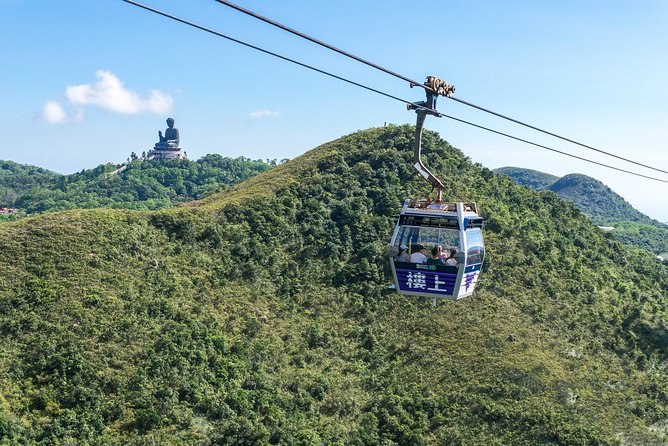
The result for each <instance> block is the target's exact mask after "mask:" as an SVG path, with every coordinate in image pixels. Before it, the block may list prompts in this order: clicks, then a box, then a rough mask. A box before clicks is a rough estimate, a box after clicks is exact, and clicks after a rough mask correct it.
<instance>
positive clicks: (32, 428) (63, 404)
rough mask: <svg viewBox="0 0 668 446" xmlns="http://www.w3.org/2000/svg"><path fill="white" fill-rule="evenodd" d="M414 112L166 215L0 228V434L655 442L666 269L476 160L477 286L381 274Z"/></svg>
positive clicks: (4, 437) (63, 216)
mask: <svg viewBox="0 0 668 446" xmlns="http://www.w3.org/2000/svg"><path fill="white" fill-rule="evenodd" d="M413 133H414V129H413V128H412V127H409V126H402V127H393V126H390V127H387V128H382V129H370V130H365V131H361V132H357V133H354V134H352V135H349V136H346V137H343V138H341V139H339V140H336V141H332V142H330V143H327V144H325V145H323V146H321V147H319V148H317V149H314V150H312V151H311V152H308V153H306V154H305V155H303V156H301V157H299V158H297V159H295V160H292V161H290V162H287V163H285V164H282V165H280V166H278V167H276V168H275V169H272V170H270V171H268V172H266V173H263V174H260V175H258V176H255V177H253V178H251V179H250V180H248V181H246V182H244V183H241V184H239V185H238V186H235V187H234V188H232V189H230V190H226V191H224V192H221V193H218V194H214V195H211V196H209V197H207V198H206V199H204V200H202V201H201V202H197V203H194V204H191V205H188V206H184V207H181V208H178V209H172V210H166V211H159V212H139V211H129V210H101V209H97V210H79V211H69V212H60V213H50V214H46V215H43V216H39V217H32V218H26V219H23V220H20V221H17V222H10V223H6V224H3V225H0V277H2V278H3V286H2V287H0V333H1V334H2V339H3V342H2V343H0V389H1V390H0V444H12V445H13V444H44V445H46V444H77V445H87V444H91V445H116V444H130V445H151V444H170V445H213V444H216V445H223V444H237V445H248V444H284V445H295V444H304V445H305V444H341V445H367V444H378V445H408V444H411V445H413V444H415V445H420V444H434V445H444V444H448V445H450V444H452V445H478V444H479V445H493V444H494V445H539V444H540V445H545V444H555V445H582V444H587V445H596V444H599V445H603V444H606V445H607V444H620V445H621V444H625V445H660V444H665V443H666V441H667V436H666V434H667V420H668V375H667V373H666V364H667V363H668V347H667V346H668V326H667V325H666V320H668V311H667V310H666V306H665V299H666V290H668V270H667V269H666V267H665V266H663V265H662V264H661V263H660V262H658V261H656V259H655V258H654V257H653V256H651V255H650V254H649V253H646V252H644V251H634V250H631V249H629V248H628V247H626V246H625V245H622V244H620V243H618V242H615V241H612V240H610V239H608V238H606V237H605V236H604V234H603V233H602V232H601V231H600V230H599V229H598V228H596V227H595V226H594V225H593V224H592V223H591V222H590V220H589V219H588V218H587V217H586V216H584V215H583V214H582V213H580V212H579V211H578V210H577V209H575V207H573V206H572V205H570V204H568V203H565V202H563V201H561V200H559V199H558V198H557V197H556V196H555V195H554V194H552V193H536V192H532V191H530V190H528V189H526V188H523V187H520V186H518V185H516V184H514V183H513V182H512V180H510V179H509V178H507V177H504V176H496V175H494V174H493V173H492V172H491V171H490V170H488V169H485V168H482V167H480V166H477V165H474V164H472V163H471V162H470V160H468V159H467V158H466V157H464V156H463V155H462V153H461V152H459V151H458V150H456V149H453V148H452V147H451V146H449V145H448V144H447V143H446V142H445V141H443V140H441V139H440V138H439V137H438V136H437V135H436V134H434V133H431V132H427V133H426V134H425V136H424V143H425V152H426V156H425V158H426V164H428V165H429V166H430V167H431V168H433V169H434V171H435V172H438V173H439V174H440V176H441V177H444V178H451V179H453V180H452V181H453V182H450V183H448V184H447V190H446V191H445V192H446V197H447V198H448V199H452V200H458V199H459V200H462V199H470V200H475V201H476V202H477V203H478V205H479V207H480V208H481V209H482V211H483V215H484V217H485V218H486V226H485V230H484V233H485V241H486V244H487V252H488V257H487V259H486V261H485V262H486V263H485V266H484V269H483V275H482V276H481V282H480V285H479V291H478V292H477V293H476V295H475V296H474V297H473V298H469V299H466V300H463V301H460V302H443V303H440V304H439V305H437V306H436V307H432V306H431V303H430V302H428V301H425V300H421V299H417V298H405V297H400V296H398V295H396V294H394V293H392V292H389V291H388V290H387V285H388V284H389V282H390V278H389V275H390V271H389V265H388V260H387V257H386V255H387V248H388V246H387V245H388V241H389V237H390V234H391V231H392V229H393V226H394V224H395V221H396V217H397V214H398V211H399V208H400V205H401V203H402V201H403V199H404V198H406V197H408V196H416V195H421V194H426V193H427V192H428V189H427V187H426V185H425V184H424V182H423V181H422V180H421V179H419V178H418V177H417V175H416V174H415V172H414V171H413V169H412V167H411V162H410V160H411V156H412V141H413Z"/></svg>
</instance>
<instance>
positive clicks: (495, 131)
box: [442, 114, 668, 183]
mask: <svg viewBox="0 0 668 446" xmlns="http://www.w3.org/2000/svg"><path fill="white" fill-rule="evenodd" d="M442 115H443V117H444V118H448V119H452V120H453V121H457V122H461V123H463V124H466V125H470V126H472V127H476V128H479V129H482V130H487V131H488V132H492V133H496V134H497V135H501V136H505V137H506V138H510V139H514V140H516V141H521V142H523V143H526V144H530V145H532V146H536V147H540V148H542V149H546V150H550V151H552V152H556V153H560V154H562V155H566V156H570V157H571V158H576V159H579V160H582V161H586V162H588V163H592V164H596V165H599V166H603V167H607V168H608V169H614V170H617V171H619V172H624V173H629V174H631V175H636V176H639V177H643V178H647V179H650V180H654V181H660V182H662V183H668V180H662V179H661V178H654V177H650V176H648V175H643V174H641V173H636V172H631V171H630V170H624V169H620V168H619V167H614V166H610V165H608V164H604V163H599V162H598V161H594V160H590V159H588V158H583V157H581V156H577V155H573V154H571V153H568V152H562V151H561V150H557V149H553V148H552V147H548V146H544V145H542V144H538V143H535V142H532V141H529V140H526V139H522V138H518V137H517V136H513V135H509V134H507V133H503V132H499V131H498V130H494V129H490V128H488V127H485V126H482V125H478V124H474V123H472V122H469V121H465V120H463V119H459V118H455V117H454V116H450V115H446V114H442Z"/></svg>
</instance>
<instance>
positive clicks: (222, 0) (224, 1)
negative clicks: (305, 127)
mask: <svg viewBox="0 0 668 446" xmlns="http://www.w3.org/2000/svg"><path fill="white" fill-rule="evenodd" d="M215 1H216V2H218V3H220V4H223V5H225V6H229V7H230V8H233V9H236V10H237V11H239V12H242V13H244V14H247V15H249V16H251V17H254V18H256V19H258V20H261V21H263V22H265V23H268V24H270V25H272V26H275V27H277V28H280V29H282V30H284V31H287V32H289V33H292V34H294V35H296V36H299V37H301V38H303V39H306V40H308V41H310V42H313V43H315V44H317V45H320V46H323V47H325V48H327V49H329V50H332V51H335V52H337V53H339V54H342V55H343V56H346V57H349V58H351V59H353V60H356V61H357V62H361V63H363V64H365V65H368V66H370V67H372V68H375V69H377V70H380V71H382V72H384V73H386V74H389V75H391V76H394V77H396V78H399V79H401V80H404V81H406V82H409V83H410V84H411V86H416V87H421V88H424V89H425V90H428V91H431V92H432V93H436V94H437V93H438V92H437V91H435V90H434V89H432V88H431V87H429V86H428V85H424V84H423V83H422V82H417V81H415V80H412V79H410V78H408V77H406V76H403V75H401V74H399V73H396V72H394V71H391V70H389V69H387V68H384V67H382V66H380V65H378V64H375V63H373V62H370V61H368V60H366V59H362V58H361V57H358V56H355V55H354V54H351V53H349V52H347V51H344V50H342V49H340V48H337V47H335V46H333V45H330V44H328V43H325V42H323V41H321V40H318V39H316V38H315V37H311V36H309V35H308V34H304V33H302V32H300V31H297V30H295V29H292V28H290V27H288V26H286V25H283V24H281V23H278V22H276V21H274V20H272V19H269V18H267V17H264V16H261V15H260V14H258V13H256V12H253V11H250V10H248V9H245V8H243V7H241V6H239V5H236V4H234V3H232V2H230V1H228V0H215ZM447 97H448V98H449V99H452V100H453V101H456V102H459V103H461V104H464V105H466V106H469V107H472V108H475V109H477V110H480V111H482V112H485V113H489V114H491V115H494V116H496V117H499V118H501V119H505V120H507V121H510V122H513V123H515V124H519V125H522V126H524V127H527V128H530V129H532V130H535V131H538V132H541V133H544V134H546V135H549V136H552V137H554V138H558V139H561V140H563V141H566V142H569V143H571V144H575V145H578V146H580V147H584V148H586V149H589V150H593V151H595V152H598V153H602V154H604V155H608V156H611V157H613V158H617V159H619V160H622V161H625V162H628V163H632V164H635V165H637V166H641V167H644V168H646V169H651V170H654V171H657V172H661V173H665V174H668V171H666V170H662V169H659V168H657V167H653V166H649V165H647V164H643V163H639V162H637V161H633V160H631V159H628V158H624V157H622V156H619V155H615V154H614V153H610V152H607V151H605V150H601V149H597V148H595V147H592V146H590V145H587V144H583V143H580V142H578V141H575V140H573V139H570V138H566V137H564V136H561V135H558V134H556V133H553V132H550V131H547V130H544V129H541V128H539V127H536V126H534V125H531V124H527V123H525V122H522V121H520V120H518V119H514V118H511V117H509V116H506V115H503V114H501V113H497V112H495V111H492V110H489V109H487V108H484V107H481V106H479V105H475V104H472V103H471V102H468V101H465V100H463V99H458V98H456V97H453V96H447Z"/></svg>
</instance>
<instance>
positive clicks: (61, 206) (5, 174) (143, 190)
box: [0, 155, 276, 214]
mask: <svg viewBox="0 0 668 446" xmlns="http://www.w3.org/2000/svg"><path fill="white" fill-rule="evenodd" d="M275 165H276V162H275V161H269V162H266V163H265V162H264V161H261V160H250V159H248V158H244V157H239V158H226V157H222V156H220V155H206V156H204V157H202V158H200V159H198V160H197V161H189V160H181V159H175V160H167V161H165V160H151V161H147V160H141V159H138V160H135V161H132V162H130V163H128V164H126V165H123V166H120V165H115V164H102V165H100V166H97V167H95V168H93V169H88V170H82V171H81V172H79V173H75V174H71V175H61V174H59V173H55V172H51V171H49V170H46V169H42V168H40V167H35V166H29V165H21V164H17V163H15V162H12V161H0V207H12V208H18V209H20V210H21V211H23V212H25V213H28V214H35V213H42V212H47V211H60V210H68V209H85V208H99V207H106V208H125V209H142V210H149V209H163V208H170V207H172V206H174V205H177V204H179V203H183V202H186V201H190V200H195V199H199V198H202V197H204V196H206V195H208V194H210V193H212V192H215V191H217V190H218V189H220V188H221V187H224V186H229V185H232V184H236V183H238V182H240V181H243V180H246V179H248V178H250V177H252V176H254V175H257V174H258V173H261V172H265V171H267V170H269V169H271V168H272V167H274V166H275ZM121 167H122V169H121Z"/></svg>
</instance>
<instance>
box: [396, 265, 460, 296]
mask: <svg viewBox="0 0 668 446" xmlns="http://www.w3.org/2000/svg"><path fill="white" fill-rule="evenodd" d="M396 273H397V281H398V282H399V290H400V291H410V292H418V293H426V294H433V295H435V296H452V295H453V294H454V290H455V283H456V282H457V274H452V273H445V272H441V271H427V270H411V269H399V268H397V270H396Z"/></svg>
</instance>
